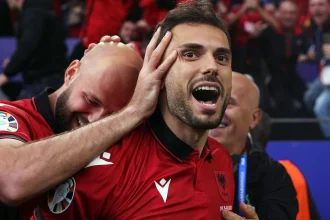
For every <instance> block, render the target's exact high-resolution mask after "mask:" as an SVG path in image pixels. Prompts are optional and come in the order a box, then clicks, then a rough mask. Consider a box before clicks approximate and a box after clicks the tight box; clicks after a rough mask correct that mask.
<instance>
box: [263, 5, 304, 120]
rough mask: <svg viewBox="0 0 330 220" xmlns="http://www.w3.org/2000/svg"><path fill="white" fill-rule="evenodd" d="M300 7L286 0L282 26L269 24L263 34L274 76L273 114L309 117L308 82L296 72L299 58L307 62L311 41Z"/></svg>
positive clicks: (271, 90)
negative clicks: (306, 33) (299, 22)
mask: <svg viewBox="0 0 330 220" xmlns="http://www.w3.org/2000/svg"><path fill="white" fill-rule="evenodd" d="M297 22H298V6H297V3H296V2H294V1H292V0H284V1H282V2H281V3H280V6H279V9H278V24H279V28H278V29H274V28H272V27H267V28H266V29H265V30H264V31H263V33H262V34H261V35H260V38H259V39H260V42H261V50H262V55H263V56H262V57H263V58H264V59H265V61H266V64H267V67H268V71H269V72H270V75H271V81H270V83H269V93H270V95H271V96H272V98H273V100H274V102H275V106H274V107H275V109H276V110H275V111H273V112H272V116H277V117H296V116H300V117H306V116H307V115H308V114H307V113H308V112H307V110H306V108H305V105H304V100H303V97H304V93H305V91H306V89H307V88H306V85H305V83H304V82H303V80H302V79H301V78H300V77H299V76H298V74H297V72H296V66H297V61H306V60H307V56H306V55H305V54H306V52H307V47H308V42H307V37H306V35H305V34H304V32H303V29H302V28H301V27H300V26H299V25H298V23H297Z"/></svg>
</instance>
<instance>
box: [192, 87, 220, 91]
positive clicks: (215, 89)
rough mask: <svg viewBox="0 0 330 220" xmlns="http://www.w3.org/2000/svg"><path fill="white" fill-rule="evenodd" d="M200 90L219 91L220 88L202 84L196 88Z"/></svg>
mask: <svg viewBox="0 0 330 220" xmlns="http://www.w3.org/2000/svg"><path fill="white" fill-rule="evenodd" d="M199 90H211V91H218V88H217V87H214V86H200V87H197V89H195V91H199Z"/></svg>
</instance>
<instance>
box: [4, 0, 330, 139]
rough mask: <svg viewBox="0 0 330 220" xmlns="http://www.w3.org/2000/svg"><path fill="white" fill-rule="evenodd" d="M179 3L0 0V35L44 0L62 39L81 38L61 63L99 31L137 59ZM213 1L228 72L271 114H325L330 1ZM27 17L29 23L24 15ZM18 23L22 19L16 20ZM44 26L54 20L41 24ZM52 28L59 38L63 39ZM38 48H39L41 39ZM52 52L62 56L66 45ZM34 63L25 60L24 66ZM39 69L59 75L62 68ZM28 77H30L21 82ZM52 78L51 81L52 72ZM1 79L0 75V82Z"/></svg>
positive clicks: (329, 96) (325, 127)
mask: <svg viewBox="0 0 330 220" xmlns="http://www.w3.org/2000/svg"><path fill="white" fill-rule="evenodd" d="M184 1H186V0H173V1H172V0H17V1H16V2H22V7H20V8H19V7H17V5H16V6H13V5H10V4H8V3H9V2H13V0H0V16H1V19H0V22H1V23H0V27H1V28H0V35H2V36H14V35H15V36H21V37H22V34H21V33H20V32H22V31H20V28H19V25H20V22H21V20H20V19H22V18H20V17H19V14H22V13H17V12H22V11H24V10H25V9H27V8H28V7H27V6H26V5H28V4H27V3H28V2H35V4H41V3H40V2H43V3H42V4H45V2H49V4H50V5H51V7H50V6H49V7H48V8H47V10H49V11H51V13H52V14H53V15H54V19H55V20H56V21H57V22H58V23H59V24H60V25H61V26H62V29H59V28H57V30H58V31H59V30H63V32H62V33H63V42H64V39H65V37H74V38H79V42H78V44H77V45H75V47H74V49H73V51H72V53H71V54H69V56H68V57H66V60H65V61H63V60H61V59H56V62H59V61H60V62H65V63H66V64H67V63H68V62H70V61H72V60H74V59H80V58H81V57H82V56H83V53H84V50H85V49H86V48H87V45H89V44H90V43H92V42H98V41H99V39H100V38H101V37H102V36H104V35H119V36H120V37H121V39H122V41H123V42H124V43H132V44H133V45H134V47H135V49H136V51H137V52H138V53H139V54H140V55H141V56H142V57H143V56H144V53H145V49H146V46H147V44H148V42H149V40H150V36H151V34H152V32H153V30H154V28H155V25H156V24H157V23H158V22H160V21H161V20H162V19H163V18H164V17H165V15H166V14H167V12H168V11H169V10H171V9H173V8H174V7H176V5H177V4H179V3H181V2H184ZM308 1H309V2H308ZM38 2H39V3H38ZM212 2H213V4H214V10H215V11H216V13H217V14H218V15H219V16H220V17H221V18H222V19H223V20H224V22H225V23H226V25H227V27H228V30H229V31H230V34H231V39H232V45H231V46H232V52H233V64H232V65H233V71H237V72H240V73H243V74H249V75H250V76H251V77H252V78H253V79H254V81H255V82H256V84H257V85H258V87H259V89H260V91H261V97H260V99H261V100H260V101H261V102H260V103H261V104H260V105H261V108H262V109H263V110H265V111H266V112H268V113H269V114H270V116H271V117H290V118H292V117H317V118H319V119H324V118H328V117H330V89H329V84H330V83H329V82H328V81H329V73H328V72H327V68H326V67H327V64H328V62H327V57H330V46H329V45H330V35H328V32H329V34H330V23H329V21H330V20H329V15H330V5H329V2H328V0H282V1H280V0H213V1H212ZM50 8H51V9H50ZM45 10H46V9H45ZM29 22H30V23H32V22H33V21H31V19H29ZM21 25H24V23H22V22H21ZM32 25H33V24H32ZM44 28H54V26H53V27H52V25H46V26H44ZM38 30H39V29H38ZM38 30H35V31H38ZM58 31H57V32H56V33H57V36H58V37H57V39H62V38H61V37H60V36H59V34H58ZM40 32H41V31H40ZM48 33H51V32H48ZM61 36H62V35H61ZM33 38H34V39H36V38H37V37H36V36H34V37H33ZM40 38H41V36H40ZM18 41H19V37H18ZM55 45H57V46H56V48H53V49H54V50H55V49H57V51H58V50H59V48H61V47H60V46H59V45H60V43H59V42H57V43H55ZM36 47H43V46H42V43H41V44H40V45H36ZM47 50H48V52H46V51H47ZM47 50H44V53H52V51H50V48H47ZM41 51H42V50H41ZM16 52H17V51H16ZM22 53H23V52H22ZM53 54H54V53H53ZM58 54H65V55H64V56H66V55H67V54H66V51H65V49H63V50H62V53H60V52H59V53H58ZM45 56H46V55H45ZM54 56H55V55H54ZM59 56H61V55H59ZM52 62H55V61H52ZM302 62H304V63H310V64H313V65H317V66H318V67H319V68H318V69H319V76H320V77H317V78H316V79H315V81H314V82H313V83H311V84H310V85H308V84H307V83H306V82H305V81H304V80H303V79H302V78H301V77H300V75H299V74H298V72H297V70H296V69H297V64H298V63H302ZM8 63H10V60H9V59H8V60H5V61H4V63H3V69H4V70H5V71H4V73H5V75H7V77H11V76H13V75H15V73H16V72H24V71H30V70H25V69H19V68H17V70H16V71H12V72H11V73H9V72H10V71H7V73H6V68H9V67H8V66H7V65H9V64H8ZM17 63H18V62H17ZM12 65H13V64H12ZM35 66H36V65H30V67H29V68H34V67H35ZM50 66H51V65H50ZM58 66H63V67H64V66H66V65H64V64H63V65H61V64H58ZM11 68H12V69H13V67H11ZM42 71H48V73H49V72H52V73H56V74H57V73H58V75H60V76H62V75H63V71H64V69H58V68H57V69H56V68H55V69H53V70H49V69H47V70H42ZM30 72H31V71H30ZM48 73H47V74H48ZM44 74H46V73H44ZM23 75H24V74H23ZM30 75H32V74H30ZM37 75H38V82H37V83H38V85H39V84H42V86H41V87H43V86H44V85H45V84H47V83H48V82H49V81H47V80H46V81H43V82H40V80H39V78H40V76H41V74H37ZM53 75H54V74H53ZM23 78H24V77H23ZM27 79H29V80H28V81H26V80H27ZM24 80H25V82H26V83H32V84H33V82H32V81H34V79H33V77H30V76H29V77H25V78H24ZM50 81H51V82H55V81H56V80H54V77H53V78H51V80H50ZM2 84H3V83H2V80H1V78H0V86H2ZM57 84H58V85H60V83H57ZM57 84H56V85H57ZM56 85H52V86H53V87H56ZM33 86H35V84H34V85H33ZM41 87H40V88H41ZM35 92H39V91H36V90H35V89H34V91H33V92H32V93H29V92H26V93H25V94H27V95H25V96H32V95H35V94H33V93H35ZM19 97H20V98H22V97H24V96H19ZM12 99H15V98H12ZM321 128H322V131H323V133H324V134H325V136H326V137H330V123H321Z"/></svg>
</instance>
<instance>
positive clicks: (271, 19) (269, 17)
mask: <svg viewBox="0 0 330 220" xmlns="http://www.w3.org/2000/svg"><path fill="white" fill-rule="evenodd" d="M256 10H257V11H258V12H259V14H260V16H261V17H262V19H263V20H264V21H265V22H266V23H267V24H269V25H270V26H271V27H272V28H273V29H275V30H277V29H278V28H279V25H278V23H277V21H276V19H275V18H274V17H273V16H272V15H271V14H269V12H267V11H266V10H265V9H264V8H262V7H261V6H260V5H258V6H257V7H256Z"/></svg>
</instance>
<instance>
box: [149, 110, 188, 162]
mask: <svg viewBox="0 0 330 220" xmlns="http://www.w3.org/2000/svg"><path fill="white" fill-rule="evenodd" d="M148 121H149V124H150V127H151V129H152V130H153V132H154V134H155V135H156V137H157V138H158V140H159V141H160V142H161V143H162V145H163V146H164V147H165V148H166V149H167V150H168V151H170V152H171V153H172V154H173V155H174V156H175V157H177V158H179V159H180V160H182V161H183V160H185V159H187V157H188V156H189V154H191V153H192V152H193V151H194V149H193V148H192V147H191V146H189V145H188V144H186V143H185V142H183V141H182V140H180V139H179V138H178V137H177V136H176V135H175V134H174V133H173V132H172V131H171V130H170V128H169V127H168V126H167V124H166V123H165V121H164V119H163V116H162V114H161V112H160V110H159V109H157V110H156V111H155V113H154V114H153V115H152V116H151V117H150V119H149V120H148Z"/></svg>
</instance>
